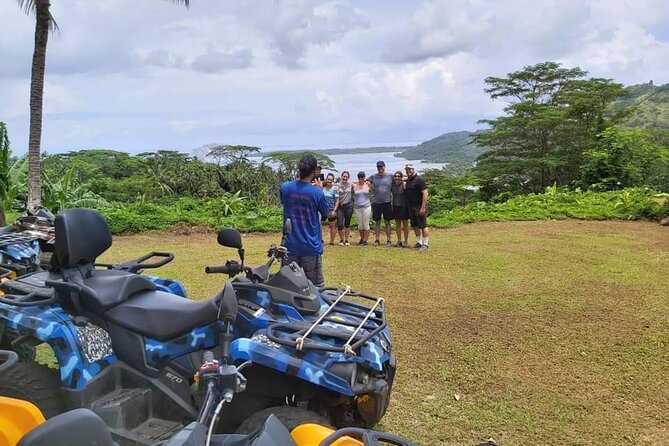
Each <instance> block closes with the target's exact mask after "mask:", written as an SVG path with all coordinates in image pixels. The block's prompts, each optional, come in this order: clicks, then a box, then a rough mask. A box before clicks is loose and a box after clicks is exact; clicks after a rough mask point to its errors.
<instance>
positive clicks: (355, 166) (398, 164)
mask: <svg viewBox="0 0 669 446" xmlns="http://www.w3.org/2000/svg"><path fill="white" fill-rule="evenodd" d="M396 153H399V152H377V153H347V154H341V155H329V157H330V159H331V160H332V161H334V163H335V170H336V171H335V172H334V174H335V176H337V177H339V173H341V172H342V171H344V170H348V171H349V172H350V174H351V178H355V177H356V175H357V173H358V172H359V171H361V170H362V171H364V172H365V173H366V174H367V176H370V175H373V174H375V173H376V162H377V161H383V162H384V163H386V172H387V173H394V172H395V171H397V170H401V171H402V172H404V166H405V165H406V164H408V163H411V164H413V165H414V167H415V168H416V171H417V172H418V173H422V172H424V171H425V169H441V168H442V167H444V166H447V165H448V164H449V163H427V162H422V161H420V160H411V161H409V160H407V159H406V158H399V157H396V156H395V154H396ZM328 172H329V170H328V169H323V173H324V174H327V173H328Z"/></svg>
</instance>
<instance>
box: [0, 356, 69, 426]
mask: <svg viewBox="0 0 669 446" xmlns="http://www.w3.org/2000/svg"><path fill="white" fill-rule="evenodd" d="M0 395H1V396H8V397H11V398H17V399H20V400H25V401H30V402H31V403H33V404H34V405H35V406H37V407H38V408H39V410H40V411H41V412H42V415H44V418H47V419H49V418H51V417H55V416H56V415H58V414H60V413H63V412H64V411H65V403H64V401H63V394H62V392H61V390H60V378H59V376H58V372H57V371H56V370H53V369H50V368H48V367H47V366H44V365H42V364H37V363H36V362H19V363H18V364H16V365H15V366H14V367H12V368H11V369H9V370H7V371H5V372H4V373H3V374H2V377H0Z"/></svg>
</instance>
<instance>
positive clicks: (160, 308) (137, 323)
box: [104, 283, 236, 341]
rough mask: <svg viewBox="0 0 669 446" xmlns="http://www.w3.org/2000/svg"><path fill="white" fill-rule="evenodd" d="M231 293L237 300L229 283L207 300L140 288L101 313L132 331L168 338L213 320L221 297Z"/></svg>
mask: <svg viewBox="0 0 669 446" xmlns="http://www.w3.org/2000/svg"><path fill="white" fill-rule="evenodd" d="M230 293H232V299H235V300H236V297H235V295H234V294H235V290H234V288H232V285H231V284H230V283H226V284H225V288H224V289H223V291H221V292H220V293H219V294H218V295H216V296H215V297H213V298H212V299H208V300H190V299H184V298H183V297H180V296H177V295H175V294H170V293H165V292H163V291H142V292H138V293H136V294H135V295H133V296H132V297H130V298H129V299H128V300H126V301H125V302H123V303H121V304H119V305H117V306H115V307H114V308H112V309H111V310H109V311H107V312H106V313H105V315H104V317H105V319H107V320H108V321H110V322H113V323H115V324H117V325H120V326H121V327H125V328H127V329H129V330H131V331H133V332H135V333H139V334H142V335H144V336H147V337H149V338H151V339H155V340H158V341H167V340H170V339H174V338H176V337H178V336H179V335H182V334H185V333H188V332H189V331H190V330H192V329H194V328H197V327H203V326H205V325H209V324H211V323H213V322H215V321H216V320H217V319H218V308H219V305H220V301H221V299H230V296H229V294H230ZM225 296H227V297H225Z"/></svg>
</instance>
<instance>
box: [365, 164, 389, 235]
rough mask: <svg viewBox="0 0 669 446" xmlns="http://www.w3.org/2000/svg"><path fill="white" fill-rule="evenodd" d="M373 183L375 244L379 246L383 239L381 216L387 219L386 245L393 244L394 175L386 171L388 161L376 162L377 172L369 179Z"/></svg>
mask: <svg viewBox="0 0 669 446" xmlns="http://www.w3.org/2000/svg"><path fill="white" fill-rule="evenodd" d="M369 182H370V183H371V185H372V192H374V199H373V200H372V220H373V221H374V235H376V240H374V246H379V245H380V244H381V241H380V240H379V238H380V236H381V216H383V219H384V220H385V221H386V245H387V246H393V244H392V242H391V241H390V234H391V232H392V231H391V229H390V220H392V218H393V205H392V195H391V192H390V190H391V188H392V186H393V176H392V175H391V174H389V173H386V163H384V162H383V161H377V162H376V173H375V174H374V175H372V176H371V177H370V179H369Z"/></svg>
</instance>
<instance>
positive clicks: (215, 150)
mask: <svg viewBox="0 0 669 446" xmlns="http://www.w3.org/2000/svg"><path fill="white" fill-rule="evenodd" d="M206 148H207V157H209V158H212V159H214V160H215V161H216V163H217V164H224V162H228V163H230V162H234V161H247V162H250V161H251V160H250V159H249V157H250V156H251V155H254V154H257V153H259V152H260V150H261V149H260V147H253V146H230V145H221V144H212V145H210V146H207V147H206Z"/></svg>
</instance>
